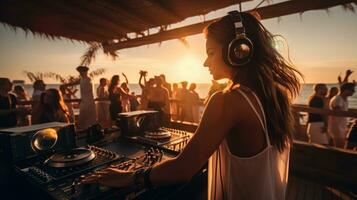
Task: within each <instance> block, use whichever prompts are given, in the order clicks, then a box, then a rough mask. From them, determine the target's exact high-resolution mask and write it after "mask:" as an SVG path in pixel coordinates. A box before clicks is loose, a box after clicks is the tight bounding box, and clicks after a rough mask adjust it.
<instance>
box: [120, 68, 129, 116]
mask: <svg viewBox="0 0 357 200" xmlns="http://www.w3.org/2000/svg"><path fill="white" fill-rule="evenodd" d="M121 74H122V75H123V77H124V78H125V82H123V83H122V84H120V87H121V89H122V90H123V91H125V92H126V93H128V94H129V91H130V89H129V86H128V85H129V81H128V78H127V77H126V75H125V74H124V73H121ZM121 105H122V107H123V112H129V111H130V99H129V98H128V97H126V96H123V97H122V98H121Z"/></svg>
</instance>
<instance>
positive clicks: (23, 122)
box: [14, 85, 31, 126]
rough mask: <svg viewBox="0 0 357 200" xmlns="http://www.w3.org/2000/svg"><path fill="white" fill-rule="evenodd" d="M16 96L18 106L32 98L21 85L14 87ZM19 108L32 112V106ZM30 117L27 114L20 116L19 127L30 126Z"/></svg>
mask: <svg viewBox="0 0 357 200" xmlns="http://www.w3.org/2000/svg"><path fill="white" fill-rule="evenodd" d="M14 94H15V95H16V99H17V102H18V104H21V102H25V101H29V100H30V97H29V96H28V95H27V92H26V91H25V89H24V87H23V86H21V85H15V87H14ZM17 107H18V108H23V109H26V110H30V109H31V106H29V105H18V106H17ZM29 117H30V116H29V115H28V114H27V113H22V114H18V116H17V125H18V126H28V125H30V119H29Z"/></svg>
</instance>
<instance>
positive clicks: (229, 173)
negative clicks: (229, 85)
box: [208, 89, 290, 200]
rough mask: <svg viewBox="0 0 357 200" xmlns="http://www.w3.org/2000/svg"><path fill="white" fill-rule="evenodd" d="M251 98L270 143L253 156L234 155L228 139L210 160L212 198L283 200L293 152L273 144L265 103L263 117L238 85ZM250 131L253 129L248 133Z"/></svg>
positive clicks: (209, 174) (209, 182)
mask: <svg viewBox="0 0 357 200" xmlns="http://www.w3.org/2000/svg"><path fill="white" fill-rule="evenodd" d="M235 90H236V91H238V92H239V93H240V94H242V96H243V97H244V98H245V99H246V100H247V102H248V103H249V105H250V107H251V108H252V110H253V111H254V113H255V115H256V116H257V118H258V119H259V122H260V125H261V128H262V129H263V131H264V134H265V138H266V141H267V147H266V148H265V149H264V150H263V151H261V152H260V153H258V154H256V155H254V156H251V157H239V156H236V155H233V154H232V153H231V152H230V150H229V147H228V144H227V141H226V139H224V140H223V142H222V143H221V144H220V146H219V148H218V149H217V150H216V151H215V153H214V154H213V155H212V156H211V157H210V158H209V160H208V199H209V200H213V199H217V200H231V199H232V200H233V199H234V200H237V199H247V200H250V199H252V200H260V199H264V200H280V199H281V200H283V199H285V191H286V186H287V182H288V169H289V153H290V148H286V149H285V150H284V152H282V153H280V152H279V151H278V149H277V148H276V147H274V146H272V145H271V144H270V140H269V136H268V130H267V125H266V120H265V114H264V109H263V106H262V104H261V102H260V100H259V99H258V97H257V96H256V95H255V94H254V93H253V94H254V97H255V99H256V100H257V102H258V104H259V108H260V109H261V113H262V114H263V116H262V117H261V116H260V115H259V113H258V112H257V110H256V108H255V107H254V106H253V104H252V102H251V101H250V99H249V98H248V97H247V95H246V94H245V93H244V92H243V91H241V90H240V89H235ZM247 134H249V133H247Z"/></svg>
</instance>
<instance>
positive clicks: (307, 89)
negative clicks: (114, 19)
mask: <svg viewBox="0 0 357 200" xmlns="http://www.w3.org/2000/svg"><path fill="white" fill-rule="evenodd" d="M313 85H314V84H309V83H308V84H302V87H301V90H300V94H299V96H298V97H297V98H296V99H295V100H294V103H296V104H307V101H308V97H309V96H310V95H311V94H312V91H313ZM337 86H338V85H337V84H327V87H328V88H330V87H337ZM58 87H59V84H47V88H58ZM97 87H98V85H94V88H95V89H96V88H97ZM209 87H210V84H197V89H196V91H197V93H198V94H199V96H200V98H205V97H206V96H207V93H208V90H209ZM25 89H26V91H27V93H28V94H29V95H30V96H31V95H32V92H33V88H32V85H31V84H25ZM129 89H130V92H135V94H141V88H140V86H139V84H129ZM77 96H78V97H80V95H79V93H78V94H77ZM348 100H349V108H354V109H357V93H354V95H353V96H352V97H349V99H348Z"/></svg>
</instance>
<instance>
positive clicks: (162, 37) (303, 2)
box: [104, 0, 357, 52]
mask: <svg viewBox="0 0 357 200" xmlns="http://www.w3.org/2000/svg"><path fill="white" fill-rule="evenodd" d="M353 2H355V3H356V2H357V1H356V0H291V1H286V2H282V3H276V4H272V5H268V6H264V7H259V8H256V9H254V10H249V11H248V12H257V13H258V14H259V16H260V18H261V19H270V18H275V17H281V16H285V15H290V14H295V13H299V14H302V13H304V12H306V11H309V10H320V9H328V8H330V7H334V6H337V5H342V6H343V7H344V8H345V9H349V10H352V11H354V8H353V6H352V5H350V3H353ZM215 20H217V19H212V20H208V21H204V22H201V23H197V24H192V25H188V26H185V27H181V28H176V29H172V30H167V31H164V32H159V33H156V34H151V35H148V36H146V37H141V38H135V39H131V40H128V41H122V42H118V43H112V44H109V45H105V46H104V50H105V51H107V52H108V51H109V52H110V51H114V50H119V49H124V48H131V47H137V46H141V45H147V44H152V43H157V42H161V41H166V40H171V39H177V38H183V37H186V36H190V35H195V34H199V33H202V30H203V28H204V27H206V26H207V25H209V24H210V23H212V22H213V21H215Z"/></svg>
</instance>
